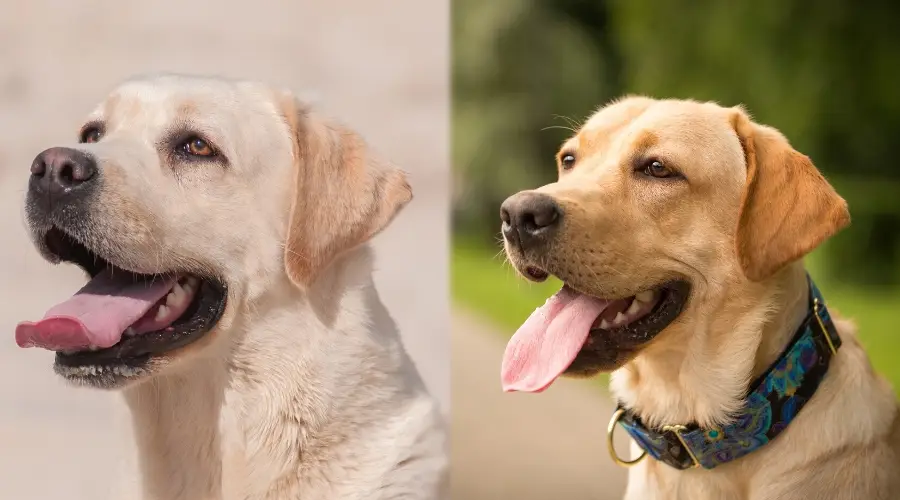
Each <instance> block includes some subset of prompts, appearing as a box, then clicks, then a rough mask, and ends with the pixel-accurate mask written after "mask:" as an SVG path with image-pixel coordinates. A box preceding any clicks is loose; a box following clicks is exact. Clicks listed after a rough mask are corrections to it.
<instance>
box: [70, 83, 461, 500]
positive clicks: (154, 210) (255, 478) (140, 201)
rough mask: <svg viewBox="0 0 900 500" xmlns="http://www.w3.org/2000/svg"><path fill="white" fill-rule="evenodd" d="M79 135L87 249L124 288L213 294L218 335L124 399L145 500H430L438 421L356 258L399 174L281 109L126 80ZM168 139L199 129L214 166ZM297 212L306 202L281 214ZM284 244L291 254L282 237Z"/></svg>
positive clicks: (441, 443)
mask: <svg viewBox="0 0 900 500" xmlns="http://www.w3.org/2000/svg"><path fill="white" fill-rule="evenodd" d="M89 119H90V120H95V121H100V122H103V123H104V124H105V131H104V134H103V137H102V138H101V140H100V141H99V142H97V143H93V144H78V145H72V147H76V148H79V149H82V150H84V151H86V152H89V153H91V154H93V155H94V156H95V157H96V158H97V159H98V162H99V165H100V170H101V175H102V176H103V180H104V184H103V189H102V190H101V191H100V194H99V197H100V200H99V203H97V204H95V206H96V208H95V209H94V210H95V212H94V213H93V214H92V217H93V219H94V220H95V221H96V222H95V224H94V225H93V227H92V231H91V233H90V234H89V235H86V238H87V239H88V240H90V241H88V243H89V244H91V245H92V246H93V247H95V248H97V249H98V250H99V251H102V252H103V254H104V255H105V256H107V257H109V260H111V261H113V262H116V263H117V264H121V265H122V266H123V267H124V266H127V267H129V268H130V269H132V270H134V271H137V272H146V273H152V272H161V271H165V270H167V269H171V268H174V267H179V268H185V269H189V270H196V271H197V272H201V271H205V272H211V273H213V274H214V275H215V276H219V277H221V278H222V280H223V281H224V282H225V283H226V284H227V285H228V303H227V304H228V305H227V308H226V311H225V313H224V314H223V316H222V318H221V320H220V321H219V323H218V324H217V326H216V327H215V328H214V329H213V330H212V331H211V332H209V333H208V334H206V335H205V336H204V338H203V339H201V340H199V341H197V342H195V343H193V344H190V345H188V346H186V347H184V348H182V349H180V350H177V351H175V352H172V353H170V354H168V355H166V356H162V357H160V358H157V359H155V360H154V362H153V365H152V366H151V367H150V369H149V370H148V373H145V374H143V375H142V376H140V377H137V376H136V377H135V378H134V380H132V381H131V383H129V384H128V385H127V386H126V387H125V388H124V390H123V392H124V396H125V399H126V401H127V403H128V406H129V407H130V409H131V413H132V416H133V424H134V430H135V434H136V440H137V444H138V450H139V463H140V470H141V473H142V483H143V490H144V498H146V499H147V500H150V499H153V500H201V499H235V500H237V499H240V500H244V499H270V500H276V499H277V500H287V499H301V498H302V499H303V500H317V499H319V500H325V499H344V500H351V499H358V500H377V499H400V498H404V499H421V500H426V499H428V500H430V499H435V498H442V497H443V495H444V492H445V486H446V472H447V471H446V469H447V465H446V461H447V458H446V443H445V424H444V422H443V417H442V416H441V414H440V412H439V410H438V406H437V404H436V402H435V401H434V400H433V399H432V397H431V396H430V395H429V394H428V392H427V391H426V389H425V387H424V385H423V383H422V380H421V379H420V376H419V374H418V372H417V371H416V369H415V367H414V366H413V363H412V361H411V360H410V358H409V357H408V355H407V353H406V352H405V350H404V348H403V346H402V345H401V342H400V338H399V335H398V332H397V328H396V325H395V324H394V321H393V320H392V319H391V317H390V315H389V314H388V312H387V311H386V310H385V308H384V306H383V305H382V303H381V302H380V299H379V297H378V293H377V291H376V290H375V286H374V283H373V281H372V255H371V251H370V249H369V247H368V245H367V240H368V239H369V238H371V237H372V236H374V235H375V234H377V232H378V231H380V230H381V229H382V228H383V227H384V226H385V225H387V224H388V223H389V222H390V219H391V218H392V217H393V215H394V214H396V212H397V211H399V210H400V209H401V208H402V207H403V205H405V204H406V202H407V201H409V187H408V185H407V184H406V181H405V177H404V176H403V174H402V172H400V171H399V170H397V169H396V168H394V167H392V166H387V165H386V164H383V163H379V164H378V165H374V166H373V164H372V163H370V159H369V154H368V153H367V152H366V150H365V149H364V148H365V146H364V144H363V143H362V140H361V139H360V138H359V137H358V136H356V135H355V134H354V133H353V132H352V131H349V130H347V129H345V128H343V127H340V126H339V125H336V124H334V123H332V122H331V121H328V120H326V119H324V118H321V117H319V116H317V115H315V114H314V113H312V112H310V111H309V110H308V109H307V108H306V106H304V105H303V104H302V103H298V102H297V101H296V100H295V99H294V98H293V97H292V96H291V95H290V93H288V92H284V91H280V90H276V89H271V88H269V87H268V86H266V85H262V84H257V83H252V82H232V81H225V80H220V79H211V78H198V77H187V76H178V75H161V76H151V77H146V78H137V79H134V80H131V81H129V82H126V83H124V84H123V85H121V86H119V87H118V88H117V89H115V90H114V91H113V92H112V94H111V95H110V97H109V98H108V99H107V100H106V101H105V102H104V103H102V104H101V105H100V106H99V107H98V108H97V109H96V110H95V111H94V112H93V113H92V114H91V116H90V117H89ZM179 127H181V128H189V129H194V130H199V131H201V132H202V133H203V134H204V135H205V136H206V137H207V138H209V139H210V140H211V142H212V143H213V144H214V146H215V147H216V148H217V149H218V150H219V151H221V152H222V154H223V155H224V156H225V157H227V159H228V160H227V165H226V164H215V163H207V164H187V163H184V162H180V161H179V160H178V159H177V158H175V157H172V156H171V155H169V154H168V151H169V150H168V149H167V148H168V147H169V146H170V145H169V144H168V143H167V142H166V140H167V139H166V138H167V137H169V134H171V133H172V132H173V131H175V129H177V128H179ZM322 137H327V138H329V139H328V141H326V142H321V143H319V142H313V141H318V140H319V139H320V138H322ZM323 140H324V139H323ZM348 144H350V145H348ZM351 146H352V147H351ZM309 151H315V155H312V156H311V155H308V154H307V153H308V152H309ZM326 160H327V161H330V162H332V163H329V164H328V171H327V172H324V173H323V172H319V170H321V169H323V168H324V167H322V166H321V165H320V163H321V162H324V161H326ZM310 172H315V173H316V174H315V175H312V174H311V173H310ZM327 175H331V176H338V175H341V176H342V177H341V178H340V179H338V178H336V177H326V176H327ZM388 177H389V178H390V179H391V180H390V182H386V181H385V182H383V181H382V179H386V178H388ZM307 179H312V181H307ZM304 182H315V183H319V184H316V185H308V184H304ZM324 182H329V183H331V184H334V185H335V186H338V187H337V188H334V189H343V190H344V191H346V193H345V194H344V195H345V196H350V197H352V199H351V200H350V201H347V202H342V203H344V205H342V207H347V206H350V207H351V208H350V209H351V210H355V211H357V212H359V213H360V214H361V216H360V219H359V221H358V222H354V224H356V225H354V226H352V227H350V229H352V234H350V235H349V236H347V235H345V236H340V234H339V233H340V232H341V231H342V230H344V229H345V225H349V223H350V222H349V220H333V219H334V217H333V215H332V213H333V210H335V207H334V206H332V205H330V203H337V202H332V201H331V200H330V198H326V197H325V196H326V194H327V193H322V194H316V193H318V192H320V191H325V190H327V189H329V187H328V186H326V185H325V184H324ZM298 183H299V184H298ZM357 189H358V191H357ZM305 196H309V197H317V198H309V199H307V198H304V199H303V200H302V201H304V202H305V205H304V206H306V208H305V211H304V212H303V213H299V212H297V213H293V212H296V211H293V212H292V207H296V206H299V205H300V202H299V201H298V198H300V197H305ZM356 203H359V204H360V205H359V206H358V207H357V205H356ZM363 203H370V205H367V206H363V205H362V204H363ZM329 211H331V212H330V213H329ZM375 212H378V213H379V214H380V215H378V217H372V218H367V217H364V215H365V214H368V213H375ZM354 213H356V212H354ZM312 220H317V221H318V223H317V225H316V227H315V231H313V230H311V229H309V227H310V226H309V225H308V224H307V225H304V224H306V221H312ZM326 221H327V222H328V224H326ZM309 224H312V223H311V222H310V223H309ZM366 224H368V225H366ZM289 228H290V229H289ZM289 230H290V231H292V233H300V232H302V234H303V239H302V240H298V239H297V238H294V240H297V241H294V240H292V241H287V234H288V232H289ZM313 244H315V246H316V248H317V249H315V250H309V249H308V248H306V247H305V246H304V245H307V246H309V247H312V246H313ZM319 248H325V249H327V252H328V253H327V255H326V254H325V253H324V252H325V250H321V249H319ZM312 258H315V259H316V260H315V263H316V264H315V269H314V270H315V276H313V274H312V272H311V271H310V270H307V271H305V272H304V273H303V275H302V279H301V277H299V276H300V274H299V273H298V272H297V271H296V270H295V269H294V268H293V267H292V266H296V265H302V264H303V263H307V262H310V261H309V260H308V259H312Z"/></svg>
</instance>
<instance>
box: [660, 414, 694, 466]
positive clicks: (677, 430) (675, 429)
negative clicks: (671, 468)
mask: <svg viewBox="0 0 900 500" xmlns="http://www.w3.org/2000/svg"><path fill="white" fill-rule="evenodd" d="M686 430H687V427H685V426H683V425H664V426H663V428H662V431H663V432H671V433H672V434H675V437H676V438H678V442H680V443H681V446H683V447H684V451H686V452H687V454H688V456H690V457H691V461H693V462H694V465H691V467H690V468H691V469H696V468H697V467H700V461H699V460H697V456H696V455H694V451H693V450H691V447H690V445H688V443H687V441H685V439H684V436H682V435H681V433H682V432H684V431H686Z"/></svg>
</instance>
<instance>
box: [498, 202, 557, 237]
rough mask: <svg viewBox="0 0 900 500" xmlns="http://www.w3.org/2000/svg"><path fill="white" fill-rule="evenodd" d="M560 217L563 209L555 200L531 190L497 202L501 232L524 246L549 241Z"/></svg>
mask: <svg viewBox="0 0 900 500" xmlns="http://www.w3.org/2000/svg"><path fill="white" fill-rule="evenodd" d="M561 218H562V209H561V208H560V207H559V204H558V203H556V200H554V199H553V198H551V197H550V196H547V195H546V194H541V193H535V192H533V191H523V192H521V193H517V194H514V195H512V196H510V197H509V198H507V199H506V201H504V202H503V205H501V206H500V219H501V220H502V221H503V236H504V237H505V238H506V241H508V242H509V243H510V244H511V245H513V246H518V247H520V248H522V249H523V250H524V249H527V248H532V247H534V246H536V245H540V244H542V243H545V242H546V241H548V240H549V239H550V238H551V237H552V236H553V234H554V233H555V232H556V230H557V228H559V223H560V219H561Z"/></svg>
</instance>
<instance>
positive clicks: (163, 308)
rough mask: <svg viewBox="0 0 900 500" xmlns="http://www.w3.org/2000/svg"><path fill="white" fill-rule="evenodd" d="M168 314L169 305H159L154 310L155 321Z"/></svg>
mask: <svg viewBox="0 0 900 500" xmlns="http://www.w3.org/2000/svg"><path fill="white" fill-rule="evenodd" d="M168 315H169V306H165V305H163V306H159V310H157V311H156V321H162V320H163V318H165V317H166V316H168Z"/></svg>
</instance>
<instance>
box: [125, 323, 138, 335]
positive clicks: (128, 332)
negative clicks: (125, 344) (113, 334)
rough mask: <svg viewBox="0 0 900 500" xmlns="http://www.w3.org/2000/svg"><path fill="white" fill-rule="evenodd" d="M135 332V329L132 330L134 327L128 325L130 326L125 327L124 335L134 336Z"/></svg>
mask: <svg viewBox="0 0 900 500" xmlns="http://www.w3.org/2000/svg"><path fill="white" fill-rule="evenodd" d="M136 334H137V332H135V331H134V328H132V327H130V326H129V327H128V328H126V329H125V333H124V335H125V336H126V337H134V336H135V335H136Z"/></svg>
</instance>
